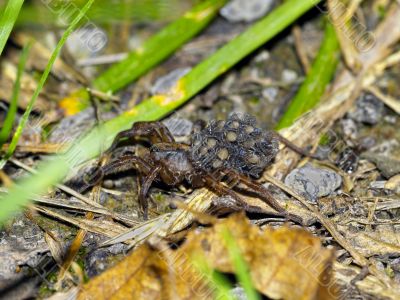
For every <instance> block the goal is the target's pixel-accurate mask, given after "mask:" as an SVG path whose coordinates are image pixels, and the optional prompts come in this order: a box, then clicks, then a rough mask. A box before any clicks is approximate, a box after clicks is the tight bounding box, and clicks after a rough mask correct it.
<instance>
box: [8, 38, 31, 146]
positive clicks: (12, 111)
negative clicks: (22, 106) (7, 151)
mask: <svg viewBox="0 0 400 300" xmlns="http://www.w3.org/2000/svg"><path fill="white" fill-rule="evenodd" d="M31 46H32V43H31V42H29V43H28V44H27V45H26V46H25V47H24V49H22V53H21V57H20V59H19V63H18V70H17V78H16V80H15V83H14V86H13V92H12V95H11V100H10V106H9V109H8V112H7V116H6V119H5V120H4V124H3V128H2V129H1V132H0V148H1V146H2V145H3V144H4V143H5V141H6V140H7V139H8V137H9V135H10V133H11V130H12V126H13V124H14V119H15V115H16V113H17V108H18V105H17V103H18V97H19V91H20V88H21V77H22V74H23V73H24V69H25V64H26V61H27V59H28V54H29V50H30V48H31Z"/></svg>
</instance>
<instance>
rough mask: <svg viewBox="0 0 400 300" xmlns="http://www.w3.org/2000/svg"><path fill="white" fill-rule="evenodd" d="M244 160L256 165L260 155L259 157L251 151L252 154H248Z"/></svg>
mask: <svg viewBox="0 0 400 300" xmlns="http://www.w3.org/2000/svg"><path fill="white" fill-rule="evenodd" d="M246 160H247V161H248V162H249V163H251V164H254V165H256V164H258V163H259V162H260V157H259V156H258V155H256V154H254V153H253V154H250V155H249V156H248V157H247V158H246Z"/></svg>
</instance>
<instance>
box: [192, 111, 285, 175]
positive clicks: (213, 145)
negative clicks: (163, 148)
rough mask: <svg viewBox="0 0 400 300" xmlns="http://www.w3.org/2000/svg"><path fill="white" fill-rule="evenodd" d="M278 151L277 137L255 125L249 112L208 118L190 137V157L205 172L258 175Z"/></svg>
mask: <svg viewBox="0 0 400 300" xmlns="http://www.w3.org/2000/svg"><path fill="white" fill-rule="evenodd" d="M277 153H278V140H277V138H276V137H275V136H274V135H273V134H272V133H271V132H270V131H265V130H262V129H260V128H257V127H256V119H255V118H254V117H252V116H250V115H248V114H244V115H243V116H242V117H241V116H239V115H238V114H232V115H231V116H230V117H229V118H228V119H227V120H226V121H222V120H220V121H211V122H210V123H209V124H208V126H207V127H205V128H204V129H203V130H201V131H200V132H198V133H195V134H194V135H193V136H192V148H191V151H190V157H191V160H192V163H193V164H194V166H195V167H196V168H200V169H202V170H205V171H207V172H212V171H213V170H216V169H219V168H227V169H234V170H236V171H237V172H239V173H242V174H246V175H250V176H252V177H259V176H260V174H261V172H262V171H263V170H264V169H265V168H266V167H267V166H268V165H269V164H271V162H272V160H273V159H274V158H275V156H276V154H277Z"/></svg>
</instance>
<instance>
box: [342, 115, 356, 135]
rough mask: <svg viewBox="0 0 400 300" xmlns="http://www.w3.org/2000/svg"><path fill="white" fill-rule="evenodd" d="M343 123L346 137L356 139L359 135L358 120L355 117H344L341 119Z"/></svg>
mask: <svg viewBox="0 0 400 300" xmlns="http://www.w3.org/2000/svg"><path fill="white" fill-rule="evenodd" d="M340 124H341V125H342V130H343V133H344V135H345V136H346V137H348V138H350V139H355V138H357V136H358V129H357V125H356V122H354V120H353V119H342V120H340Z"/></svg>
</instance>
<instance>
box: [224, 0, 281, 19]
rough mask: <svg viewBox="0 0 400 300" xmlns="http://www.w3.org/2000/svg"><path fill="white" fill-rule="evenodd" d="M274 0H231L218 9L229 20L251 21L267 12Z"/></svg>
mask: <svg viewBox="0 0 400 300" xmlns="http://www.w3.org/2000/svg"><path fill="white" fill-rule="evenodd" d="M274 2H275V1H274V0H231V1H229V3H228V4H226V5H225V6H224V7H223V8H222V9H221V11H220V14H221V16H223V17H224V18H225V19H227V20H228V21H229V22H242V21H245V22H252V21H255V20H257V19H259V18H261V17H263V16H264V15H265V14H266V13H267V12H269V11H270V10H271V8H272V6H273V4H274Z"/></svg>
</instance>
